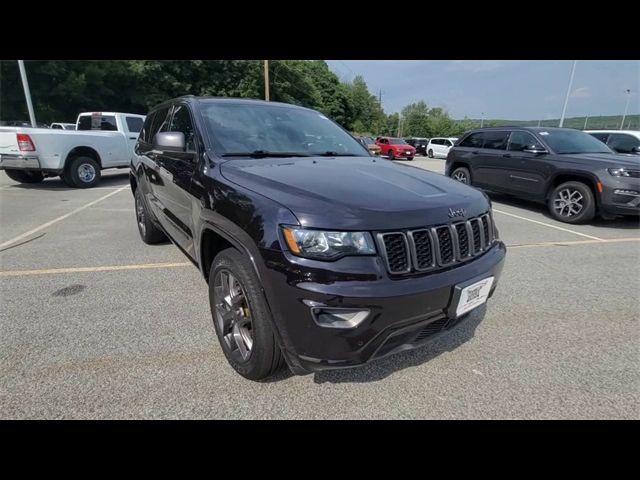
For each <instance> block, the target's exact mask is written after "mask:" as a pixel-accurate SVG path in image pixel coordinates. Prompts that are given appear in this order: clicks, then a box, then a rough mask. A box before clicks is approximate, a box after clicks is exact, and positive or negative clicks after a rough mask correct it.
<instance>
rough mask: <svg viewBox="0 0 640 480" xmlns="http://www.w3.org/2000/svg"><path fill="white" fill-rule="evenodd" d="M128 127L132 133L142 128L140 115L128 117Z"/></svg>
mask: <svg viewBox="0 0 640 480" xmlns="http://www.w3.org/2000/svg"><path fill="white" fill-rule="evenodd" d="M126 121H127V128H128V129H129V131H130V132H132V133H138V132H139V131H140V130H142V119H141V118H140V117H126Z"/></svg>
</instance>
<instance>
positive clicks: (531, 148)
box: [522, 145, 549, 155]
mask: <svg viewBox="0 0 640 480" xmlns="http://www.w3.org/2000/svg"><path fill="white" fill-rule="evenodd" d="M522 151H523V152H527V153H536V154H538V155H541V154H543V153H549V150H547V149H545V148H542V147H539V146H537V145H527V146H526V147H524V148H523V149H522Z"/></svg>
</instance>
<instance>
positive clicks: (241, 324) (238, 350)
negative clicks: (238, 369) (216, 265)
mask: <svg viewBox="0 0 640 480" xmlns="http://www.w3.org/2000/svg"><path fill="white" fill-rule="evenodd" d="M214 292H215V317H216V322H217V323H218V329H219V331H220V333H221V336H222V339H223V341H224V344H225V346H226V347H227V349H228V351H229V353H230V355H231V356H232V357H234V359H235V360H236V361H238V362H247V361H248V360H249V357H250V356H251V350H252V348H253V321H252V317H251V310H250V309H249V302H248V300H247V295H246V293H245V291H244V288H243V287H242V284H241V283H240V281H239V280H238V279H237V278H236V277H235V275H234V274H233V273H231V272H230V271H229V270H226V269H224V270H220V271H218V272H217V273H216V276H215V279H214Z"/></svg>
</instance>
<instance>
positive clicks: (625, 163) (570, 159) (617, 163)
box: [558, 153, 640, 169]
mask: <svg viewBox="0 0 640 480" xmlns="http://www.w3.org/2000/svg"><path fill="white" fill-rule="evenodd" d="M558 158H561V159H562V160H563V161H566V162H567V163H576V164H579V165H594V166H600V167H602V168H615V167H626V168H636V169H637V168H640V156H637V155H625V154H615V153H574V154H569V153H567V154H564V155H558Z"/></svg>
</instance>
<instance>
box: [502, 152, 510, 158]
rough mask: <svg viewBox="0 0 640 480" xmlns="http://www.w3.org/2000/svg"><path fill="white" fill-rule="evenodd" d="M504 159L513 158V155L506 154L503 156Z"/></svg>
mask: <svg viewBox="0 0 640 480" xmlns="http://www.w3.org/2000/svg"><path fill="white" fill-rule="evenodd" d="M502 156H503V157H504V158H511V154H510V153H505V154H504V155H502Z"/></svg>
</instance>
